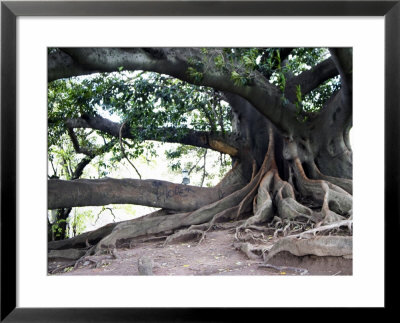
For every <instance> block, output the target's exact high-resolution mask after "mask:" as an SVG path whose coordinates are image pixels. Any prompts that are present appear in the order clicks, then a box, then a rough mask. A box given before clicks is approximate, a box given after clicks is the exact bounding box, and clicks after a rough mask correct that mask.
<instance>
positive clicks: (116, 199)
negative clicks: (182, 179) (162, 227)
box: [48, 178, 237, 211]
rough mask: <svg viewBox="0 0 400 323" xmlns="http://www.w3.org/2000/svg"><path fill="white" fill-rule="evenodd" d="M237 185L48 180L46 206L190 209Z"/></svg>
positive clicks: (227, 193) (128, 180) (154, 181)
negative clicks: (204, 185) (143, 206)
mask: <svg viewBox="0 0 400 323" xmlns="http://www.w3.org/2000/svg"><path fill="white" fill-rule="evenodd" d="M235 189H237V187H233V186H231V187H230V186H226V187H221V186H216V187H214V188H202V187H197V186H190V185H181V184H175V183H171V182H166V181H160V180H139V179H113V178H103V179H76V180H74V181H65V180H58V179H51V180H48V208H49V209H58V208H65V207H76V206H99V205H107V204H136V205H146V206H151V207H160V208H167V209H170V210H180V211H192V210H196V209H198V208H200V207H201V206H203V205H206V204H210V203H213V202H215V201H217V200H219V199H221V198H222V197H224V196H226V195H229V194H230V193H232V192H233V190H235Z"/></svg>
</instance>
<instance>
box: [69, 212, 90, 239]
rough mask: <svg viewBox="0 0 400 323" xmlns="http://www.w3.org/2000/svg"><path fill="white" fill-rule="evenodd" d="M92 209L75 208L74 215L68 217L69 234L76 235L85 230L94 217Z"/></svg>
mask: <svg viewBox="0 0 400 323" xmlns="http://www.w3.org/2000/svg"><path fill="white" fill-rule="evenodd" d="M94 217H95V216H94V214H93V211H92V210H81V209H80V208H74V212H73V215H70V216H69V218H68V236H69V237H74V236H76V235H78V234H81V233H83V232H84V231H85V229H86V225H87V223H88V222H89V221H92V220H93V219H94Z"/></svg>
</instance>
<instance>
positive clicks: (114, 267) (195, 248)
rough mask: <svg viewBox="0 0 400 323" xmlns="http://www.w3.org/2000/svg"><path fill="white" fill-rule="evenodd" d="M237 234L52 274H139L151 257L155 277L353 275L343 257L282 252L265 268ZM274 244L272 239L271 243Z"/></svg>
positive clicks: (140, 248)
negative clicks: (238, 244) (237, 241)
mask: <svg viewBox="0 0 400 323" xmlns="http://www.w3.org/2000/svg"><path fill="white" fill-rule="evenodd" d="M233 242H234V233H233V232H232V231H231V230H229V229H220V230H216V231H211V232H208V233H207V236H206V238H205V239H204V240H203V241H202V242H201V243H200V244H198V243H197V242H194V241H189V242H184V243H176V244H170V245H166V246H163V244H164V240H158V241H157V240H156V241H149V242H142V243H137V244H136V245H131V248H121V249H117V251H116V256H117V258H116V259H112V257H109V258H110V259H108V258H107V259H104V260H102V262H101V263H100V265H98V266H97V267H98V268H95V267H94V266H93V265H92V264H90V263H89V262H86V264H85V265H84V266H78V267H77V268H76V269H73V268H72V267H67V268H65V269H62V267H63V266H65V265H66V262H63V261H61V260H59V261H51V262H50V261H49V263H48V266H49V272H52V271H53V270H54V269H57V268H59V269H60V270H59V271H60V272H59V273H55V275H119V276H121V275H139V272H138V259H139V258H140V257H143V256H145V257H149V258H150V259H152V260H153V262H154V267H153V275H165V276H171V275H352V260H351V259H344V258H343V257H317V256H303V257H296V256H293V255H291V254H290V253H288V252H281V253H279V254H277V255H276V256H275V257H273V258H272V259H271V261H270V262H269V264H270V265H272V266H271V267H263V266H262V265H263V262H262V258H261V257H260V259H257V260H251V259H248V257H247V256H246V255H245V254H244V253H242V252H240V251H239V250H236V249H235V247H234V246H233ZM272 242H273V241H272V240H271V243H272Z"/></svg>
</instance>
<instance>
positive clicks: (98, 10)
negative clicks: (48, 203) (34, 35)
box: [0, 0, 400, 322]
mask: <svg viewBox="0 0 400 323" xmlns="http://www.w3.org/2000/svg"><path fill="white" fill-rule="evenodd" d="M18 16H384V19H385V112H384V113H385V155H384V158H385V178H384V181H385V308H386V309H389V308H391V307H392V305H393V302H391V301H390V297H389V291H388V289H389V288H390V286H389V284H388V280H389V279H390V285H391V286H395V285H396V284H393V280H395V281H398V278H395V277H396V275H397V276H398V273H396V272H395V266H394V265H390V263H391V262H392V260H391V259H392V258H393V257H397V255H398V250H397V249H396V244H398V243H392V242H390V239H391V237H396V236H398V235H397V234H398V231H399V227H400V221H399V203H400V202H399V201H400V195H399V180H400V172H399V171H400V168H399V157H400V156H399V155H400V149H399V148H400V147H399V146H400V135H399V134H400V133H399V130H398V129H399V127H398V123H399V121H400V119H399V117H400V115H399V114H400V100H399V89H400V64H399V61H400V59H399V58H400V0H396V1H385V0H383V1H382V0H380V1H268V0H259V1H196V0H193V1H99V2H98V1H79V2H76V1H73V2H69V1H65V2H64V1H63V2H60V1H42V2H39V1H26V2H25V1H2V2H1V213H0V214H1V285H0V287H1V295H0V297H1V321H2V322H3V321H4V322H92V321H93V322H128V321H130V322H131V321H133V322H142V321H145V322H167V321H173V322H190V321H197V322H203V321H206V322H207V321H213V322H219V321H236V320H238V319H239V316H238V315H237V311H243V310H244V309H230V308H229V309H228V308H218V309H215V308H214V309H206V310H204V309H192V308H169V309H166V308H162V309H161V308H158V309H157V310H155V309H154V308H148V309H145V308H100V309H99V308H81V309H77V308H74V309H71V308H57V309H50V308H40V309H39V308H17V307H16V299H17V292H16V270H17V267H16V266H17V265H16V234H17V232H16V189H17V187H16V163H17V156H16V127H17V125H16V54H17V53H16V19H17V17H18ZM371 176H372V175H371ZM371 261H373V259H371ZM392 273H393V274H392ZM389 277H390V278H389ZM267 305H268V304H266V306H267Z"/></svg>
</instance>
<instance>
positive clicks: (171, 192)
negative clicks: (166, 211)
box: [153, 181, 195, 201]
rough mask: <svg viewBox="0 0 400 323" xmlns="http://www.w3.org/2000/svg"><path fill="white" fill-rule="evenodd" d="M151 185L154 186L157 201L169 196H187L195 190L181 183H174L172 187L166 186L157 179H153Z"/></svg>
mask: <svg viewBox="0 0 400 323" xmlns="http://www.w3.org/2000/svg"><path fill="white" fill-rule="evenodd" d="M153 186H154V187H156V196H157V201H160V200H163V201H165V200H167V199H170V198H174V197H176V196H178V197H188V196H189V194H190V193H194V192H195V191H194V190H193V189H192V188H190V187H182V186H181V185H176V186H175V187H174V188H168V187H167V186H165V185H163V183H161V182H158V181H153Z"/></svg>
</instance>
